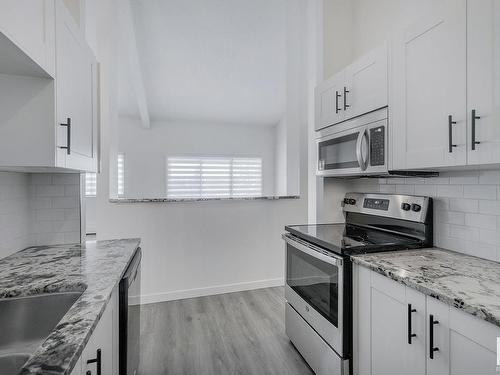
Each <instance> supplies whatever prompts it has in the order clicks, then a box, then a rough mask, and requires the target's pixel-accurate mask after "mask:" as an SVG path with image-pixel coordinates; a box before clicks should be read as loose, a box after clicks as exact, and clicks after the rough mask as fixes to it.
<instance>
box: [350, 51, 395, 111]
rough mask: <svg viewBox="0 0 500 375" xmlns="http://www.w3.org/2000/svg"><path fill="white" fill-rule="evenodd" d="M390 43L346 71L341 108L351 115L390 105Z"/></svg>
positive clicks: (360, 59) (356, 62) (364, 57)
mask: <svg viewBox="0 0 500 375" xmlns="http://www.w3.org/2000/svg"><path fill="white" fill-rule="evenodd" d="M387 55H388V50H387V45H386V44H384V45H382V46H380V47H378V48H376V49H374V50H373V51H371V52H369V53H368V54H367V55H365V56H363V57H361V58H359V59H358V60H356V61H355V62H354V63H352V64H351V65H349V66H348V67H347V68H346V70H345V79H346V83H345V86H344V87H343V88H342V89H343V91H342V109H343V110H344V111H345V117H346V118H352V117H356V116H359V115H362V114H364V113H367V112H371V111H374V110H376V109H379V108H382V107H385V106H387V102H388V77H387V75H388V71H387Z"/></svg>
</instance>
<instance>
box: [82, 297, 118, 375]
mask: <svg viewBox="0 0 500 375" xmlns="http://www.w3.org/2000/svg"><path fill="white" fill-rule="evenodd" d="M110 303H111V302H110ZM113 315H114V313H113V308H112V306H111V305H109V304H108V307H107V308H106V310H105V311H104V313H103V315H102V317H101V319H100V320H99V323H98V324H97V327H96V328H95V330H94V333H93V334H92V336H91V338H90V340H89V342H88V343H87V346H86V347H85V349H84V351H83V354H82V374H84V375H96V374H97V366H98V363H97V362H96V361H95V360H97V358H98V355H99V354H98V351H100V356H101V358H100V360H101V362H100V364H101V373H102V374H114V372H113V354H114V348H113V335H114V332H113ZM88 371H90V374H89V373H88Z"/></svg>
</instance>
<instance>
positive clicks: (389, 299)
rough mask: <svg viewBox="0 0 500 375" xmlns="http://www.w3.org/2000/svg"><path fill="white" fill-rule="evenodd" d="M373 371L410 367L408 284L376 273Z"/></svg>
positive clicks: (390, 374) (382, 373)
mask: <svg viewBox="0 0 500 375" xmlns="http://www.w3.org/2000/svg"><path fill="white" fill-rule="evenodd" d="M370 297H371V303H372V304H371V340H372V345H371V370H372V371H371V374H372V375H399V374H401V370H402V369H406V367H405V365H406V360H405V354H406V349H405V345H406V344H405V337H406V312H407V310H406V303H405V287H404V285H401V284H396V283H393V282H391V280H389V279H387V278H384V277H383V276H380V275H377V274H374V273H372V287H371V296H370Z"/></svg>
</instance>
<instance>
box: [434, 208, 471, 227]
mask: <svg viewBox="0 0 500 375" xmlns="http://www.w3.org/2000/svg"><path fill="white" fill-rule="evenodd" d="M434 219H435V220H437V221H438V222H441V223H446V224H458V225H464V224H465V214H464V213H463V212H452V211H437V212H436V213H435V217H434Z"/></svg>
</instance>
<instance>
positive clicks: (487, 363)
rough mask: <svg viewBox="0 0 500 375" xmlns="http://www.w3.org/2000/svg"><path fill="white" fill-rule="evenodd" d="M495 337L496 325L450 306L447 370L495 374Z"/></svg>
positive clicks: (456, 373)
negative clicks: (448, 367)
mask: <svg viewBox="0 0 500 375" xmlns="http://www.w3.org/2000/svg"><path fill="white" fill-rule="evenodd" d="M497 337H500V328H499V327H497V326H495V325H493V324H490V323H488V322H485V321H484V320H481V319H478V318H476V317H473V316H471V315H470V314H467V313H464V312H462V311H460V310H458V309H453V308H452V309H450V374H453V375H470V374H477V375H479V374H481V375H494V374H498V370H497V369H496V365H497V354H496V351H497Z"/></svg>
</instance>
